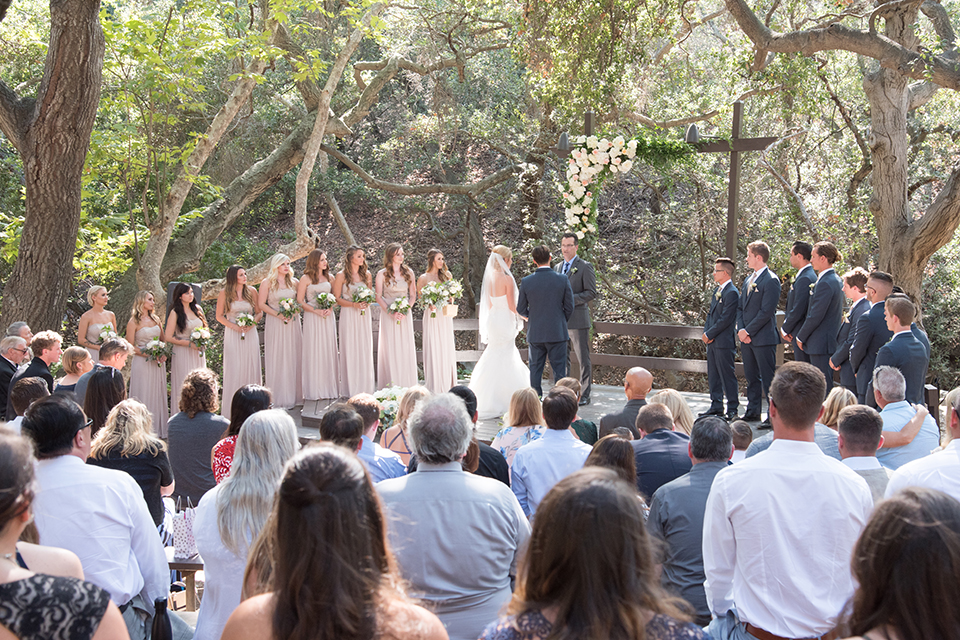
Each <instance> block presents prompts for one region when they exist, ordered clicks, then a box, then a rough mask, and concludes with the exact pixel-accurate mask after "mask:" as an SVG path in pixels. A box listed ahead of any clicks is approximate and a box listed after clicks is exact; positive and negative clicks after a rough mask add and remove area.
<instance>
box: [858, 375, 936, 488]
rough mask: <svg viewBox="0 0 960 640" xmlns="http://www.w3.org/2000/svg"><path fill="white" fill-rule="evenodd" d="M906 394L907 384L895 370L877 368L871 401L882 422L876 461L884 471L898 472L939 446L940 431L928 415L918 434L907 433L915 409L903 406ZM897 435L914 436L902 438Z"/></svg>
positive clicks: (914, 407)
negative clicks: (881, 443) (881, 442)
mask: <svg viewBox="0 0 960 640" xmlns="http://www.w3.org/2000/svg"><path fill="white" fill-rule="evenodd" d="M906 393H907V382H906V379H905V378H904V377H903V374H902V373H900V370H899V369H897V368H896V367H890V366H880V367H877V368H876V369H875V370H874V371H873V397H874V398H875V399H876V401H877V406H878V407H879V408H880V417H881V418H882V419H883V445H882V447H881V449H880V450H879V451H878V452H877V459H878V460H879V461H880V464H882V465H883V466H885V467H887V468H888V469H893V470H896V469H899V468H900V467H901V466H903V465H904V464H906V463H908V462H911V461H913V460H917V459H918V458H922V457H924V456H925V455H927V454H929V453H930V452H931V451H933V450H934V449H936V448H937V447H938V446H939V445H940V429H939V428H938V427H937V423H936V422H934V420H933V417H931V416H930V415H927V416H925V417H924V418H923V423H922V424H921V425H920V430H919V433H917V432H916V431H915V430H913V429H910V425H911V421H912V420H913V419H914V418H915V417H916V416H917V412H918V409H919V407H918V406H915V405H911V404H910V403H909V402H907V400H906ZM925 411H926V409H924V412H925ZM913 424H914V425H915V423H913ZM901 431H903V432H904V434H913V433H916V435H915V436H914V437H913V438H910V437H909V435H907V437H905V438H904V437H903V436H902V435H901V434H900V432H901Z"/></svg>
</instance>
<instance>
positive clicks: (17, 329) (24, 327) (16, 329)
mask: <svg viewBox="0 0 960 640" xmlns="http://www.w3.org/2000/svg"><path fill="white" fill-rule="evenodd" d="M7 335H8V336H20V337H21V338H23V340H24V342H26V343H27V344H30V341H31V340H33V331H31V330H30V325H28V324H27V323H26V322H24V321H23V320H18V321H17V322H11V323H10V326H9V327H7Z"/></svg>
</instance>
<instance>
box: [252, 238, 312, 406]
mask: <svg viewBox="0 0 960 640" xmlns="http://www.w3.org/2000/svg"><path fill="white" fill-rule="evenodd" d="M296 297H297V279H296V278H294V277H293V269H292V268H291V267H290V258H288V257H287V256H285V255H283V254H282V253H278V254H277V255H275V256H273V258H271V259H270V273H268V274H267V277H266V278H264V280H263V282H261V283H260V300H259V302H260V310H261V311H263V312H264V313H265V314H267V324H266V328H265V329H264V339H263V355H264V363H265V364H264V369H265V371H264V373H265V374H266V376H265V377H266V379H267V385H266V386H267V387H268V388H269V389H270V391H272V392H273V406H275V407H277V408H281V407H282V408H284V409H289V408H290V407H295V406H296V405H298V404H303V392H302V391H301V389H302V387H301V380H300V358H301V354H302V352H303V349H302V348H301V344H302V342H303V336H302V333H301V328H300V316H299V315H297V316H295V317H293V318H291V319H289V320H287V319H286V318H284V317H283V316H282V315H280V311H279V309H280V301H281V300H283V299H284V298H290V299H291V300H293V299H296Z"/></svg>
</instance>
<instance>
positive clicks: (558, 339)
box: [517, 265, 573, 395]
mask: <svg viewBox="0 0 960 640" xmlns="http://www.w3.org/2000/svg"><path fill="white" fill-rule="evenodd" d="M517 313H518V314H520V315H521V316H524V317H525V318H527V323H528V324H527V344H528V345H529V346H530V358H529V363H528V364H529V365H530V386H531V387H533V388H534V390H536V392H537V395H542V394H543V389H542V387H541V380H542V378H543V365H544V364H545V363H546V360H547V356H548V355H549V357H550V367H551V368H552V369H553V376H554V379H556V380H559V379H560V378H564V377H566V375H567V341H568V340H569V339H570V335H569V334H568V333H567V320H569V319H570V316H571V315H572V314H573V289H571V288H570V279H569V278H567V276H564V275H560V274H559V273H556V272H554V271H553V269H551V268H550V265H545V266H541V267H538V268H537V270H536V271H534V272H533V273H531V274H530V275H529V276H527V277H526V278H524V279H523V280H521V281H520V293H519V295H518V297H517Z"/></svg>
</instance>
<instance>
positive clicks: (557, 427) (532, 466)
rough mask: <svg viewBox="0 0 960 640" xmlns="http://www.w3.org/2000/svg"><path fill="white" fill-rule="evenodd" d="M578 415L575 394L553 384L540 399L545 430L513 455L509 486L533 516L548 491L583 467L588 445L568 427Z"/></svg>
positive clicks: (587, 453)
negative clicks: (539, 436) (545, 424)
mask: <svg viewBox="0 0 960 640" xmlns="http://www.w3.org/2000/svg"><path fill="white" fill-rule="evenodd" d="M576 417H577V396H576V395H574V393H573V391H571V390H570V389H567V388H566V387H554V388H553V389H550V391H549V392H548V393H547V395H546V396H544V398H543V419H544V422H546V423H547V430H546V431H545V432H544V433H543V436H542V437H541V438H540V439H539V440H535V441H533V442H531V443H529V444H525V445H523V446H522V447H520V448H519V449H517V453H516V454H515V455H514V457H513V467H512V468H511V477H510V488H511V489H513V493H514V494H515V495H516V496H517V500H518V501H519V502H520V507H521V508H522V509H523V512H524V513H525V514H526V515H527V517H528V518H532V517H533V515H534V514H535V513H536V511H537V506H538V505H539V504H540V502H541V501H542V500H543V497H544V496H545V495H547V492H548V491H550V489H552V488H553V485H555V484H557V483H558V482H560V481H561V480H563V479H564V478H566V477H567V476H568V475H570V474H571V473H573V472H574V471H576V470H577V469H580V468H582V467H583V463H584V462H586V460H587V456H589V455H590V445H587V444H584V443H582V442H580V441H579V440H577V438H576V436H574V435H573V434H572V433H571V432H570V430H569V428H570V425H571V424H572V423H573V421H574V419H576Z"/></svg>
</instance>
